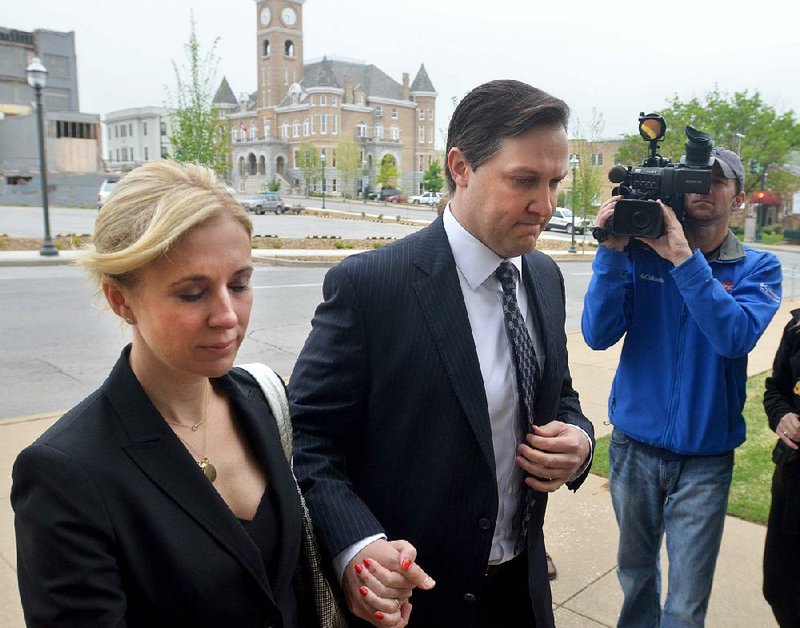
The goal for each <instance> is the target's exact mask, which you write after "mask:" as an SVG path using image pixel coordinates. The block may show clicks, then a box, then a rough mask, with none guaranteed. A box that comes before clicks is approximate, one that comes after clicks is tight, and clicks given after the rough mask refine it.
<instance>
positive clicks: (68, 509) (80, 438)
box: [11, 348, 301, 628]
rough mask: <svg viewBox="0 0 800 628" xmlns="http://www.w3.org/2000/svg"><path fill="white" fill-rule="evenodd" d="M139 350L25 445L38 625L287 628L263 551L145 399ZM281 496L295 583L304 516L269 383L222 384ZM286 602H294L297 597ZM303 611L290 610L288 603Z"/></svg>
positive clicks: (23, 540) (15, 499) (20, 531)
mask: <svg viewBox="0 0 800 628" xmlns="http://www.w3.org/2000/svg"><path fill="white" fill-rule="evenodd" d="M129 351H130V349H129V348H126V349H125V350H124V351H123V353H122V356H121V357H120V359H119V360H118V361H117V363H116V365H115V366H114V368H113V370H112V371H111V374H110V375H109V377H108V379H107V380H106V381H105V383H104V384H103V385H102V386H101V387H100V388H99V389H98V390H97V391H95V392H94V393H93V394H92V395H90V396H89V397H87V398H86V399H85V400H84V401H83V402H81V403H80V404H79V405H78V406H77V407H75V408H74V409H72V410H71V411H69V412H68V413H67V414H66V415H64V417H62V418H61V419H60V420H59V421H58V422H56V423H55V425H53V426H52V427H51V428H50V429H49V430H47V432H45V433H44V434H43V435H42V436H41V438H39V439H38V440H37V441H36V442H35V443H33V444H32V445H31V446H29V447H27V448H26V449H25V450H23V451H22V453H20V455H19V457H18V458H17V460H16V463H15V465H14V471H13V486H12V490H11V503H12V506H13V508H14V511H15V527H16V539H17V565H18V569H17V571H18V577H19V587H20V594H21V599H22V606H23V609H24V613H25V619H26V622H27V623H28V625H29V626H59V627H61V626H80V627H82V628H83V627H85V626H126V625H127V626H155V625H171V626H193V627H198V626H215V627H218V626H230V627H234V626H235V627H237V628H240V627H247V626H281V625H284V620H286V622H287V623H288V624H291V623H293V622H294V621H295V618H291V619H290V618H288V617H284V612H288V613H289V615H291V614H292V613H293V612H294V611H293V610H292V609H291V608H288V609H287V608H283V609H282V608H281V606H282V601H283V599H284V596H282V595H281V594H279V593H278V592H273V591H272V589H271V588H270V584H269V582H268V580H267V576H266V573H265V568H264V564H263V561H262V559H261V555H260V553H259V552H258V550H257V548H256V546H255V544H254V543H253V542H252V540H251V539H250V537H249V536H248V534H247V533H246V532H245V530H244V528H243V527H242V525H241V524H240V522H239V521H238V520H237V519H236V517H235V515H234V514H233V512H232V511H231V510H230V509H229V508H228V506H227V505H226V504H225V502H224V501H223V500H222V498H221V497H220V496H219V494H218V493H217V492H216V490H214V488H213V487H212V486H211V484H210V483H209V481H208V480H207V479H206V478H205V477H204V476H203V473H202V472H201V470H200V469H199V467H198V466H197V464H196V462H195V461H194V460H193V458H192V456H191V455H190V454H189V452H188V451H187V450H186V448H185V447H184V446H183V445H182V444H181V442H180V441H179V439H178V438H177V437H176V436H175V434H174V433H173V431H172V430H171V429H170V427H169V426H168V425H167V424H166V423H165V422H164V419H163V418H162V417H161V415H160V414H159V413H158V412H157V410H156V409H155V407H154V406H153V404H152V403H151V402H150V400H149V398H148V397H147V395H146V394H145V392H144V390H143V389H142V387H141V385H140V384H139V382H138V380H137V379H136V377H135V376H134V374H133V372H132V371H131V369H130V366H129V365H128V354H129ZM214 383H215V386H217V387H219V388H221V389H222V390H224V391H225V393H226V394H227V395H228V397H229V398H230V399H231V401H232V403H233V407H234V411H235V415H236V416H237V418H238V420H239V424H240V425H241V428H242V430H243V432H244V435H245V438H246V440H247V442H248V443H249V444H250V446H251V448H252V450H253V452H254V454H255V456H256V457H257V459H258V460H259V462H260V464H261V465H262V468H263V469H264V471H265V472H266V474H267V476H268V478H269V490H272V491H274V493H275V496H276V498H277V506H278V511H279V513H280V517H281V525H280V529H279V531H278V534H279V535H280V536H279V539H280V542H279V543H278V544H277V549H276V551H277V558H276V560H277V561H278V570H277V571H278V577H277V578H276V579H275V581H277V582H281V581H283V582H287V581H289V582H291V580H292V577H293V574H294V572H295V570H296V566H297V560H298V554H299V550H300V543H301V511H300V504H299V498H298V495H297V490H296V487H295V484H294V482H293V479H292V476H291V471H290V468H289V465H288V463H287V461H286V458H285V456H284V454H283V450H282V449H281V444H280V438H279V435H278V431H277V428H276V426H275V421H274V419H273V417H272V414H271V413H270V411H269V407H268V405H267V402H266V400H265V398H264V396H263V393H262V392H261V389H260V388H259V386H258V384H257V383H256V382H255V381H254V380H253V379H252V378H251V377H250V375H249V374H247V373H245V372H244V371H241V370H239V369H233V370H232V371H230V372H229V373H228V374H227V375H225V376H223V377H221V378H219V379H217V380H215V382H214ZM284 606H286V605H284ZM289 606H290V605H289Z"/></svg>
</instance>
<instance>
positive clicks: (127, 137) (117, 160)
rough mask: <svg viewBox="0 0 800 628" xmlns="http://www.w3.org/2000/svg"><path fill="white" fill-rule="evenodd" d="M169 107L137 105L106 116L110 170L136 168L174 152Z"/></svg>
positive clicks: (173, 111) (106, 145) (107, 162)
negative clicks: (171, 140)
mask: <svg viewBox="0 0 800 628" xmlns="http://www.w3.org/2000/svg"><path fill="white" fill-rule="evenodd" d="M174 115H175V110H174V109H170V108H167V107H136V108H132V109H120V110H119V111H112V112H111V113H108V114H106V116H105V137H106V142H105V155H104V159H105V163H106V168H107V169H108V170H123V169H126V168H132V167H134V166H137V165H139V164H142V163H145V162H147V161H153V160H154V159H160V158H161V157H168V156H170V155H172V153H173V151H172V143H171V142H170V139H169V138H170V137H171V136H172V120H173V116H174Z"/></svg>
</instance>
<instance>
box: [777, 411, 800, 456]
mask: <svg viewBox="0 0 800 628" xmlns="http://www.w3.org/2000/svg"><path fill="white" fill-rule="evenodd" d="M775 433H776V434H777V435H778V437H779V438H780V439H781V440H782V441H783V442H784V444H785V445H786V446H787V447H790V448H792V449H799V448H800V447H798V445H797V441H800V418H798V416H797V415H796V414H795V413H794V412H787V413H786V414H784V415H783V416H782V417H781V420H780V421H779V422H778V427H776V428H775Z"/></svg>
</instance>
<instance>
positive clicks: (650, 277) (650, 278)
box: [639, 273, 763, 285]
mask: <svg viewBox="0 0 800 628" xmlns="http://www.w3.org/2000/svg"><path fill="white" fill-rule="evenodd" d="M639 279H644V280H645V281H655V282H656V283H664V280H663V279H662V278H661V277H656V276H655V275H648V274H647V273H642V274H641V275H639ZM762 285H763V284H762Z"/></svg>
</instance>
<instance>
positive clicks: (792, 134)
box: [616, 89, 800, 195]
mask: <svg viewBox="0 0 800 628" xmlns="http://www.w3.org/2000/svg"><path fill="white" fill-rule="evenodd" d="M646 113H649V112H646ZM658 113H660V114H661V115H663V116H664V119H665V120H666V122H667V133H666V136H665V139H664V141H663V142H662V143H661V145H660V148H659V153H660V154H662V155H664V156H665V157H670V158H672V159H673V161H675V162H677V161H678V160H679V159H680V157H681V156H682V155H683V154H684V153H685V149H684V143H685V141H686V136H685V135H684V127H685V126H686V125H687V124H688V125H691V126H692V127H694V128H695V129H698V130H699V131H703V132H705V133H710V134H711V135H712V137H713V138H714V145H715V146H720V147H725V148H729V149H731V150H734V151H736V152H737V153H740V157H741V158H742V162H743V163H744V165H745V190H746V191H748V192H750V191H752V190H754V189H758V188H759V187H760V185H761V181H760V175H759V174H756V173H752V172H750V169H749V167H748V164H749V162H750V160H752V159H755V160H757V161H758V162H759V163H760V164H761V166H762V167H766V172H767V175H766V185H767V187H769V188H771V189H772V190H774V191H776V192H778V193H779V194H783V195H785V194H786V193H789V192H792V191H794V190H796V189H797V186H798V184H800V178H798V177H797V176H794V175H792V174H791V173H790V172H788V171H787V170H785V169H784V166H785V164H787V163H789V162H790V160H791V159H790V154H791V152H792V151H795V150H798V148H800V125H798V123H797V120H796V118H795V114H794V111H791V110H790V111H787V112H785V113H783V114H781V115H778V113H777V112H776V111H775V109H773V108H772V107H771V106H770V105H768V104H766V103H765V102H764V101H763V100H762V99H761V95H760V94H759V93H758V91H757V90H756V91H754V92H752V93H751V92H749V91H747V90H745V91H743V92H735V93H734V94H732V95H728V94H724V93H720V92H719V90H717V89H715V90H713V91H711V92H709V93H708V94H706V95H705V96H704V97H702V98H697V97H695V98H692V99H691V100H689V101H686V102H684V101H682V100H681V99H680V98H678V96H677V95H675V96H673V97H672V100H671V101H669V102H668V103H667V104H666V106H665V107H664V108H663V109H661V110H660V111H658ZM631 122H632V123H633V124H632V126H633V125H634V124H635V123H636V121H635V120H632V121H631ZM740 147H741V151H740ZM646 156H647V142H645V141H644V140H642V139H641V137H639V135H638V133H637V134H636V135H629V136H627V137H626V138H625V144H623V146H622V147H621V148H620V150H619V151H618V152H617V156H616V160H617V162H618V163H622V164H625V165H628V166H630V165H638V164H639V163H641V161H642V159H644V158H645V157H646Z"/></svg>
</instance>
